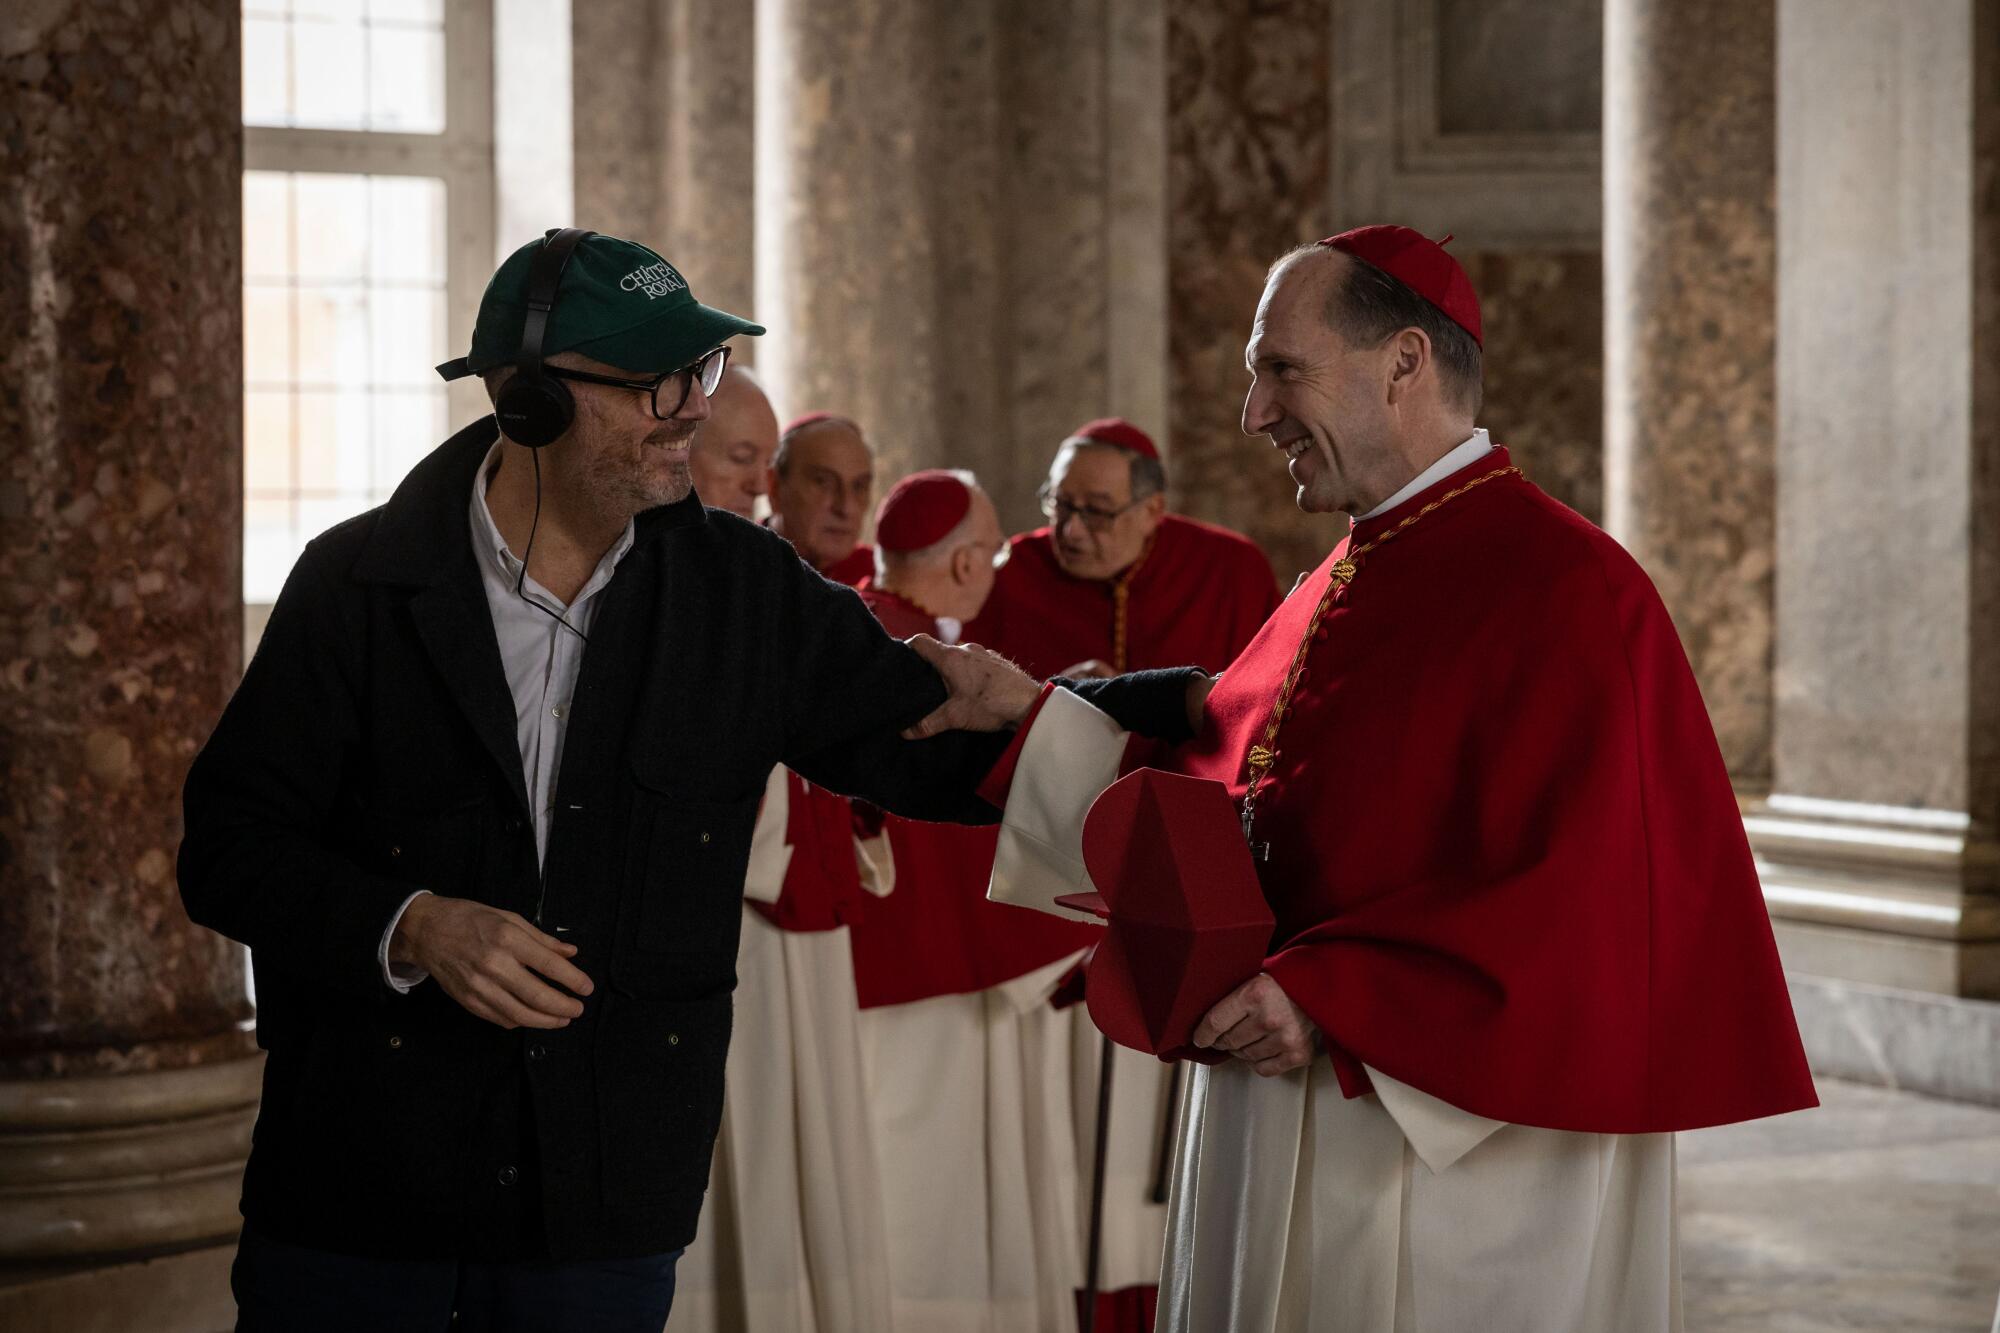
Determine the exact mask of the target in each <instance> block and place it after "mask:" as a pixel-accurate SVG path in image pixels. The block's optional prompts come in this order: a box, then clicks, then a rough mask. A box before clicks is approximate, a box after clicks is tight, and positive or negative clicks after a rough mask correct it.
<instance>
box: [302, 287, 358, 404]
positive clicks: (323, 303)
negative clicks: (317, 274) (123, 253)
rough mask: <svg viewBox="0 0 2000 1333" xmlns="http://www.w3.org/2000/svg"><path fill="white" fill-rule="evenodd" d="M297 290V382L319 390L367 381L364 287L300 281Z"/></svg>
mask: <svg viewBox="0 0 2000 1333" xmlns="http://www.w3.org/2000/svg"><path fill="white" fill-rule="evenodd" d="M298 293H299V295H298V302H299V349H298V362H297V371H296V374H297V377H298V382H299V383H300V384H304V385H310V386H312V387H314V388H321V389H324V388H330V387H332V386H334V385H336V384H356V385H365V384H367V382H368V295H367V290H366V289H365V288H361V287H346V286H340V287H332V286H324V285H318V284H306V283H301V284H300V285H299V288H298Z"/></svg>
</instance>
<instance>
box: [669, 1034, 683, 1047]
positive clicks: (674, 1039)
mask: <svg viewBox="0 0 2000 1333" xmlns="http://www.w3.org/2000/svg"><path fill="white" fill-rule="evenodd" d="M680 1044H681V1034H680V1033H678V1032H669V1033H668V1034H667V1045H669V1046H678V1045H680Z"/></svg>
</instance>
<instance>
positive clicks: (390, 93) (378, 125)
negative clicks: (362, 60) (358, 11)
mask: <svg viewBox="0 0 2000 1333" xmlns="http://www.w3.org/2000/svg"><path fill="white" fill-rule="evenodd" d="M368 128H369V129H371V130H395V131H398V132H400V133H403V134H442V133H444V33H443V32H442V31H441V30H439V29H436V28H400V27H374V28H370V29H369V32H368Z"/></svg>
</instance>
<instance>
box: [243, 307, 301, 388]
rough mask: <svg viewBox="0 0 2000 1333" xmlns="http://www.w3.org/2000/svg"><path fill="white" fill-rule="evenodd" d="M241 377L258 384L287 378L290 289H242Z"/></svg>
mask: <svg viewBox="0 0 2000 1333" xmlns="http://www.w3.org/2000/svg"><path fill="white" fill-rule="evenodd" d="M243 378H244V380H245V381H246V382H247V383H250V384H262V385H282V384H287V383H289V382H290V381H291V378H292V290H291V288H289V287H277V286H268V287H267V286H249V287H245V288H244V289H243Z"/></svg>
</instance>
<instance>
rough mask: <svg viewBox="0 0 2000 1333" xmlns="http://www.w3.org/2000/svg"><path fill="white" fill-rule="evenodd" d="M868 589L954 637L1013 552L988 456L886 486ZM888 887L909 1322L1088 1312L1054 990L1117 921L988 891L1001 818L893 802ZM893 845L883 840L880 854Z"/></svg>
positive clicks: (902, 1299) (905, 624) (886, 1063)
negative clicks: (904, 813)
mask: <svg viewBox="0 0 2000 1333" xmlns="http://www.w3.org/2000/svg"><path fill="white" fill-rule="evenodd" d="M875 542H876V550H877V553H878V554H877V558H876V568H877V572H876V577H875V579H874V580H873V581H872V582H871V583H869V584H867V585H865V586H864V587H863V588H862V590H861V596H862V600H864V601H865V602H867V603H868V606H869V608H870V609H871V610H873V611H874V612H875V615H876V617H877V618H878V619H879V620H881V622H882V624H883V627H884V628H885V629H887V630H888V631H889V633H891V634H893V635H895V636H897V637H898V638H905V637H908V636H910V635H913V634H926V635H930V636H933V637H934V638H937V639H941V640H944V641H946V642H950V641H953V640H955V639H956V638H957V637H958V630H959V626H960V624H961V623H962V622H964V621H965V620H968V619H970V618H971V617H972V616H974V615H975V614H977V613H978V611H979V609H980V605H981V604H982V603H983V602H984V601H985V600H986V597H987V594H988V592H989V591H990V590H991V588H992V586H993V576H994V569H993V566H994V561H995V559H996V558H998V557H1000V556H1001V555H1002V554H1003V553H1004V550H1005V542H1004V539H1003V537H1002V535H1001V529H1000V521H999V518H998V516H997V515H996V514H995V512H994V508H993V503H992V501H991V500H989V499H988V498H987V497H986V495H985V493H984V492H983V491H981V490H980V489H979V488H978V485H977V483H976V482H975V481H974V480H973V478H972V476H971V474H970V473H963V472H947V471H926V472H918V473H915V474H913V475H911V476H908V477H905V478H904V479H903V480H901V481H900V482H898V483H896V485H895V487H894V488H892V489H891V490H890V491H889V493H888V494H887V495H886V496H884V497H883V500H882V506H881V508H880V510H879V511H878V512H877V514H876V519H875ZM883 837H884V839H885V840H886V842H887V845H888V850H889V858H888V859H889V860H890V861H891V862H892V864H893V866H894V884H893V889H892V891H891V892H890V893H889V894H888V896H886V897H884V898H881V899H879V900H877V901H875V902H872V903H870V904H869V910H868V913H867V915H866V917H865V918H864V919H863V920H862V921H861V922H860V923H859V924H857V925H856V926H855V927H854V929H853V932H852V940H853V946H854V980H855V989H856V992H857V994H858V996H859V999H860V1004H861V1044H862V1052H863V1064H864V1068H865V1069H866V1071H867V1085H868V1101H869V1110H870V1114H871V1118H872V1122H873V1124H874V1128H875V1155H876V1160H877V1163H878V1165H879V1169H880V1172H881V1182H882V1183H881V1197H882V1205H883V1209H884V1215H885V1217H886V1219H887V1233H888V1246H889V1269H890V1276H891V1286H892V1293H893V1301H894V1307H895V1321H894V1323H895V1327H896V1328H898V1329H923V1330H927V1331H935V1333H953V1331H954V1330H965V1331H967V1333H972V1331H974V1330H991V1329H1005V1330H1021V1331H1023V1333H1065V1331H1066V1330H1069V1329H1072V1328H1074V1326H1075V1324H1074V1321H1075V1312H1074V1307H1073V1305H1072V1297H1071V1292H1072V1290H1073V1289H1074V1287H1075V1286H1076V1283H1077V1281H1078V1277H1079V1273H1080V1269H1079V1266H1078V1264H1077V1242H1076V1221H1075V1219H1076V1167H1075V1158H1074V1147H1073V1141H1072V1130H1071V1126H1070V1104H1071V1096H1070V1089H1069V1065H1068V1062H1069V1046H1070V1036H1069V1033H1070V1029H1071V1026H1072V1022H1071V1019H1070V1018H1069V1016H1068V1015H1067V1014H1066V1013H1062V1012H1059V1011H1057V1010H1055V1009H1053V1008H1051V1007H1050V1005H1049V1003H1048V1001H1049V997H1050V995H1051V994H1052V992H1053V991H1054V990H1055V988H1056V985H1057V984H1058V982H1059V981H1060V980H1061V979H1062V977H1063V976H1064V975H1065V974H1066V973H1068V972H1069V971H1070V970H1072V969H1073V968H1074V966H1075V963H1076V959H1077V957H1078V956H1079V955H1080V953H1081V952H1082V950H1084V949H1085V948H1087V947H1088V946H1089V944H1090V943H1091V941H1092V940H1093V939H1094V938H1095V937H1096V935H1097V934H1098V931H1097V930H1096V929H1095V928H1094V927H1090V926H1083V925H1076V924H1071V923H1067V922H1062V921H1057V920H1055V919H1053V918H1051V917H1049V916H1046V915H1044V914H1042V913H1040V912H1033V911H1028V910H1025V909H1023V908H1020V907H1008V906H1003V905H1000V904H996V903H990V902H988V901H987V900H986V886H987V882H988V881H989V879H990V878H991V874H992V865H993V845H994V832H993V830H992V829H990V828H989V829H975V828H962V827H959V826H956V825H950V824H925V823H918V822H915V821H912V820H907V819H898V818H895V817H893V816H890V817H888V818H887V819H886V820H885V821H884V829H883ZM878 859H879V858H878Z"/></svg>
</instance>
